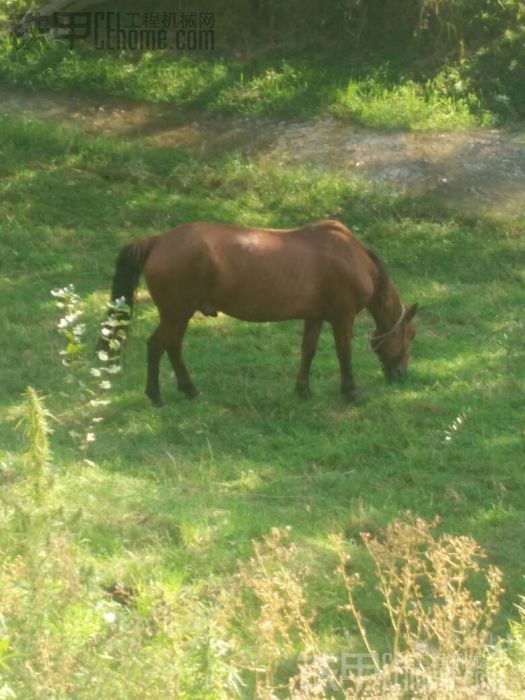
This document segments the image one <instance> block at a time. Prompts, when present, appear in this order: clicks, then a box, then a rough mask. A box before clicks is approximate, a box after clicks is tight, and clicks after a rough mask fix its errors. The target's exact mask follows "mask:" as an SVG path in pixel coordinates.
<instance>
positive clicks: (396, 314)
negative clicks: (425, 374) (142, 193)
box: [112, 221, 418, 406]
mask: <svg viewBox="0 0 525 700" xmlns="http://www.w3.org/2000/svg"><path fill="white" fill-rule="evenodd" d="M142 271H144V277H145V280H146V284H147V286H148V289H149V292H150V294H151V297H152V299H153V301H154V302H155V304H156V306H157V308H158V311H159V315H160V323H159V325H158V327H157V328H156V330H155V331H154V332H153V334H152V335H151V337H150V338H149V340H148V378H147V384H146V394H147V396H149V398H150V399H151V401H152V402H153V404H154V405H156V406H161V405H162V403H163V402H162V398H161V394H160V387H159V364H160V359H161V357H162V355H163V353H164V351H167V353H168V356H169V359H170V361H171V364H172V366H173V369H174V371H175V374H176V377H177V383H178V388H179V390H180V391H183V392H184V393H185V394H187V395H188V396H190V397H193V396H196V395H197V393H198V391H197V389H196V388H195V385H194V384H193V382H192V380H191V378H190V375H189V374H188V370H187V369H186V366H185V364H184V361H183V359H182V340H183V337H184V333H185V331H186V327H187V325H188V321H189V320H190V318H191V317H192V316H193V314H194V313H195V311H197V310H200V311H202V312H203V313H204V314H206V315H209V316H213V315H217V312H218V311H222V312H223V313H225V314H228V315H229V316H233V317H235V318H238V319H242V320H245V321H284V320H287V319H304V331H303V341H302V360H301V366H300V369H299V374H298V377H297V382H296V388H297V390H298V391H299V393H300V394H302V395H303V396H308V395H309V394H310V389H309V373H310V365H311V362H312V359H313V357H314V355H315V351H316V348H317V342H318V339H319V334H320V332H321V327H322V325H323V322H324V321H328V322H329V323H330V324H331V326H332V330H333V334H334V339H335V347H336V352H337V357H338V359H339V364H340V367H341V391H342V392H343V394H344V396H345V397H347V398H348V399H350V400H352V399H355V398H356V397H357V389H356V386H355V383H354V378H353V375H352V365H351V347H350V341H351V335H352V326H353V323H354V319H355V317H356V315H357V314H358V313H359V312H360V311H361V310H362V309H363V308H367V309H368V310H369V311H370V313H371V314H372V316H373V317H374V319H375V321H376V328H375V331H374V332H373V334H372V337H371V347H372V349H373V350H374V351H375V352H376V353H377V355H378V356H379V359H380V360H381V362H382V364H383V367H384V371H385V374H386V376H387V377H388V378H395V377H400V376H402V375H403V374H405V372H406V367H407V363H408V357H409V354H410V350H411V346H412V340H413V338H414V334H415V330H414V324H413V323H412V319H413V318H414V315H415V313H416V311H417V307H418V305H417V304H413V305H412V306H409V307H406V306H404V305H403V303H402V302H401V300H400V298H399V295H398V293H397V291H396V288H395V287H394V285H393V283H392V281H391V280H390V277H389V276H388V273H387V270H386V268H385V265H384V264H383V263H382V262H381V260H380V259H379V258H378V257H377V256H376V255H375V254H374V253H372V251H370V250H367V249H366V248H365V247H364V246H363V244H362V243H361V242H360V241H359V240H358V239H357V238H356V237H355V236H354V235H353V234H352V232H351V231H350V230H349V229H348V228H346V226H344V225H343V224H342V223H340V222H339V221H319V222H317V223H315V224H311V225H309V226H303V227H302V228H295V229H267V228H243V227H241V226H229V225H225V224H216V223H204V222H197V223H189V224H182V225H180V226H177V227H176V228H175V229H173V230H171V231H168V232H167V233H164V234H162V235H160V236H151V237H150V238H141V239H138V240H136V241H134V242H132V243H130V244H129V245H127V246H126V247H124V248H123V249H122V250H121V252H120V255H119V257H118V260H117V265H116V271H115V276H114V279H113V289H112V300H116V299H118V298H120V297H124V299H125V300H126V303H127V304H128V305H129V306H130V307H132V305H133V300H134V295H135V290H136V288H137V285H138V281H139V278H140V275H141V273H142Z"/></svg>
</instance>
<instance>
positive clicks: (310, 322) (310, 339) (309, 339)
mask: <svg viewBox="0 0 525 700" xmlns="http://www.w3.org/2000/svg"><path fill="white" fill-rule="evenodd" d="M322 326H323V321H322V319H317V318H308V319H306V320H305V322H304V329H303V342H302V344H301V366H300V368H299V374H298V375H297V381H296V383H295V388H296V389H297V391H298V393H299V394H300V395H301V396H304V398H308V397H309V396H310V365H311V364H312V360H313V359H314V356H315V351H316V350H317V343H318V341H319V335H320V333H321V328H322Z"/></svg>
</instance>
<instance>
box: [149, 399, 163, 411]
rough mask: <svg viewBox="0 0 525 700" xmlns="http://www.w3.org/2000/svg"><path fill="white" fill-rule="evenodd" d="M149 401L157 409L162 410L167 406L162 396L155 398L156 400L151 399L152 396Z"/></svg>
mask: <svg viewBox="0 0 525 700" xmlns="http://www.w3.org/2000/svg"><path fill="white" fill-rule="evenodd" d="M149 399H150V400H151V405H152V406H155V408H162V407H163V406H165V405H166V404H165V403H164V401H163V400H162V399H161V398H160V396H159V397H158V398H154V399H153V398H151V396H150V397H149Z"/></svg>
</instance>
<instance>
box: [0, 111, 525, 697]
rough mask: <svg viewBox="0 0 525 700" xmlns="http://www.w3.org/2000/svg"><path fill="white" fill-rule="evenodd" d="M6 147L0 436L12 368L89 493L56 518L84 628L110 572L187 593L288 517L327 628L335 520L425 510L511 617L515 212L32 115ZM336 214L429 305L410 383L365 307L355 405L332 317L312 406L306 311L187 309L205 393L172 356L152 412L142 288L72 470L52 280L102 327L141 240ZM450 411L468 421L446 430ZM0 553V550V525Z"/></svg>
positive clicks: (73, 481) (191, 358) (518, 469)
mask: <svg viewBox="0 0 525 700" xmlns="http://www.w3.org/2000/svg"><path fill="white" fill-rule="evenodd" d="M0 156H1V157H0V201H1V205H0V212H1V216H0V221H1V222H2V224H1V236H0V246H1V250H0V259H1V260H2V270H3V274H2V280H1V285H2V299H3V303H2V308H1V312H0V313H1V316H0V318H1V332H2V337H3V338H4V343H3V350H2V355H1V357H0V383H1V386H2V387H3V391H2V395H1V397H0V402H1V405H2V408H1V410H2V414H3V415H4V416H5V418H6V420H4V421H3V423H2V426H1V444H2V445H3V448H4V450H5V454H6V460H7V461H6V464H8V465H9V463H10V458H9V454H8V453H9V452H12V453H15V452H16V451H18V450H19V449H20V446H21V443H20V438H19V436H18V435H16V434H15V433H14V432H13V426H14V420H15V418H16V416H17V405H18V404H19V400H20V399H19V397H20V394H21V392H22V391H23V390H24V388H25V387H26V386H27V385H28V384H30V385H32V386H34V387H35V388H37V389H39V390H40V391H42V392H44V394H46V395H47V396H48V399H47V404H48V406H49V408H50V409H51V411H52V412H53V413H54V414H55V415H56V416H57V417H58V419H59V423H58V424H57V425H56V426H55V435H54V437H53V446H54V450H55V454H56V463H57V470H58V471H57V476H58V483H59V489H60V492H61V496H62V498H63V499H64V501H65V502H66V503H67V504H68V507H70V508H74V507H75V506H76V505H78V506H81V507H82V508H83V517H82V518H81V519H80V520H79V521H78V523H76V524H75V525H74V526H72V527H73V533H74V542H75V546H76V547H77V548H78V557H79V560H80V561H81V562H82V566H83V567H84V569H85V571H89V572H91V573H90V574H89V575H88V574H85V576H86V577H87V578H86V580H87V581H89V582H90V583H89V584H86V585H88V587H90V588H89V590H90V591H91V592H90V593H89V596H88V599H86V601H85V602H84V604H83V606H81V605H80V606H79V608H78V611H77V613H75V612H74V611H73V613H72V614H73V615H75V614H76V615H78V620H82V619H84V618H83V616H84V617H85V616H86V615H87V612H86V611H87V610H89V609H90V607H89V606H90V605H93V604H94V601H96V600H98V599H100V597H101V596H102V595H103V594H102V592H101V590H100V588H99V586H100V583H104V582H111V581H114V580H123V581H125V582H132V583H134V585H137V586H139V588H141V589H142V590H144V591H146V592H147V591H148V589H149V588H151V587H152V586H160V587H164V588H166V590H168V589H169V588H170V587H175V588H178V587H180V586H182V588H183V590H186V591H190V592H192V593H193V594H195V595H198V593H199V591H200V590H201V589H202V588H203V587H205V586H207V585H208V584H209V585H212V582H215V584H217V583H218V584H219V585H220V581H221V579H222V577H223V576H225V575H227V574H229V573H231V572H232V571H233V570H234V569H235V561H236V559H237V558H238V557H244V556H245V555H246V554H247V552H248V550H249V541H250V538H252V537H258V536H260V535H262V534H263V533H265V532H267V531H268V530H269V528H270V527H271V526H274V525H288V524H290V525H292V526H293V539H294V540H296V541H297V542H299V543H300V546H301V550H302V552H303V554H304V556H305V557H306V558H307V559H308V560H309V561H311V562H312V565H313V570H314V575H313V583H312V587H311V596H312V600H313V601H314V602H315V604H316V605H317V606H318V610H319V616H318V629H319V631H320V634H324V635H326V636H327V637H328V638H331V637H333V636H335V638H336V640H337V643H338V644H339V643H343V642H342V640H341V639H340V638H339V637H338V632H337V631H336V630H337V629H338V628H340V626H341V624H342V623H341V621H340V613H339V612H338V610H337V603H338V602H340V601H337V600H336V599H335V597H334V592H333V591H332V587H331V583H330V574H329V569H327V554H326V552H325V549H326V542H327V535H328V534H329V533H330V532H333V531H337V530H342V531H344V532H345V533H346V534H347V535H348V536H349V537H355V536H356V535H357V533H358V532H359V531H360V530H362V529H369V530H372V531H375V530H376V529H377V528H378V527H380V526H381V525H383V524H384V523H386V522H388V521H389V520H390V519H392V518H393V517H395V516H397V515H400V514H401V513H402V512H403V511H405V510H406V509H411V510H412V511H415V512H417V513H418V514H420V515H422V516H425V517H432V516H433V515H434V514H436V513H439V514H440V515H441V516H442V519H443V529H444V530H446V531H449V532H456V533H462V534H467V533H468V534H472V535H474V536H475V537H476V538H477V539H478V540H479V542H480V543H481V544H482V545H483V546H485V547H486V548H487V550H488V552H489V556H490V560H491V561H492V562H494V563H496V564H497V565H498V566H500V567H501V568H502V569H503V571H504V574H505V586H506V588H507V593H506V596H505V606H504V614H505V615H508V614H510V612H511V606H512V604H513V603H514V602H515V600H516V596H517V594H518V593H519V592H523V590H524V588H523V580H522V575H523V564H524V562H523V558H522V556H521V552H520V550H517V548H516V546H517V543H518V542H521V541H523V538H524V536H525V517H524V515H523V509H522V503H523V491H524V486H525V480H524V479H525V478H524V476H523V468H522V464H523V422H522V408H523V390H524V388H525V386H524V382H523V379H524V376H523V370H522V369H521V370H520V365H519V364H517V363H516V362H515V361H514V359H515V356H518V359H519V353H520V352H521V358H522V359H523V351H522V350H520V348H522V347H523V343H522V341H523V326H522V325H519V324H521V323H522V310H523V303H524V297H525V294H524V282H525V280H524V277H523V270H524V256H523V254H524V247H523V238H522V235H521V229H520V227H519V226H518V225H513V226H511V225H510V224H509V225H508V226H507V225H505V224H501V225H495V224H490V223H487V222H484V221H482V220H467V221H466V220H462V219H461V217H459V216H457V215H454V214H453V213H450V212H444V211H442V210H441V211H439V210H436V209H435V208H434V205H433V204H432V202H431V201H429V200H414V199H410V198H402V197H394V196H392V195H389V194H388V193H387V192H377V191H376V190H374V189H371V188H370V187H369V186H364V185H363V184H362V183H360V182H359V181H350V182H349V181H344V180H343V179H341V178H339V177H337V176H334V175H327V174H323V173H321V172H316V171H315V170H312V169H310V168H309V169H308V170H300V169H283V168H281V167H278V166H269V165H268V166H266V165H264V164H255V163H250V162H247V161H243V160H239V159H236V158H233V157H230V158H222V159H216V160H214V161H210V160H209V159H207V160H206V162H200V161H199V160H197V159H191V158H189V157H188V156H187V155H186V154H185V153H184V152H183V151H164V150H152V149H147V148H146V147H143V146H141V145H140V143H136V142H135V143H133V144H131V143H127V142H125V141H119V143H118V144H115V143H114V142H113V141H111V140H109V139H104V138H99V139H88V138H86V137H84V136H83V135H81V134H79V133H77V132H75V131H73V130H70V129H68V128H65V127H63V126H62V127H60V128H59V127H55V126H53V125H52V124H47V123H41V122H39V121H38V120H35V119H33V120H28V119H26V120H19V121H14V120H12V119H10V118H7V117H3V118H2V119H1V124H0ZM334 212H338V213H337V216H338V217H339V218H341V219H342V220H343V221H345V222H347V223H348V224H349V225H351V226H353V227H354V228H355V230H356V231H358V232H359V233H360V235H361V236H362V237H363V238H365V239H366V240H367V242H368V243H369V244H371V245H373V246H374V247H375V248H376V249H377V250H378V251H379V252H380V253H381V255H382V256H383V257H384V258H385V260H386V261H387V262H388V265H389V267H390V270H391V273H392V276H393V278H394V280H395V281H396V283H397V285H398V287H399V289H400V291H401V292H402V296H403V298H404V299H405V300H406V301H407V302H411V301H415V300H417V301H419V302H420V303H421V314H420V318H419V324H418V336H417V339H416V343H415V348H414V356H413V363H412V371H411V375H410V379H409V381H408V382H407V383H406V384H404V385H402V386H387V385H386V384H385V383H384V381H383V379H382V377H381V374H380V369H379V366H378V364H377V361H376V359H375V358H374V357H373V355H372V354H371V353H370V352H369V351H367V350H366V349H365V345H366V334H367V331H368V329H369V328H370V326H371V322H370V320H369V319H368V318H366V316H365V317H363V318H362V319H361V320H360V321H359V323H358V326H357V330H356V335H355V339H354V351H355V352H354V363H355V371H356V375H357V378H358V380H359V383H360V385H361V387H362V389H363V390H364V391H365V392H366V395H367V397H368V400H367V402H366V403H365V404H364V405H363V406H359V407H352V406H350V407H349V406H346V405H344V404H343V403H342V401H341V399H340V398H339V394H338V378H337V366H336V360H335V356H334V352H333V348H332V339H331V337H330V335H329V333H328V330H325V331H324V334H323V336H322V338H321V343H320V352H319V355H318V357H317V358H316V360H315V363H314V369H313V378H312V387H313V391H314V398H313V399H312V400H311V401H310V402H306V403H305V402H302V401H301V400H299V399H298V398H297V397H296V396H295V395H294V394H293V392H292V385H293V379H294V375H295V372H296V369H297V364H298V345H299V341H300V324H298V323H283V324H279V325H272V324H259V325H255V324H254V325H251V324H247V323H240V322H236V321H233V320H231V319H228V318H219V319H207V320H195V321H194V322H193V323H192V325H191V328H190V331H189V332H188V335H187V342H186V357H187V361H188V365H189V367H190V370H191V371H192V373H193V375H194V379H195V381H196V384H197V386H198V387H199V388H200V389H201V391H202V392H203V393H202V396H201V397H200V398H199V399H198V400H196V401H193V402H190V401H187V400H186V399H184V398H183V397H182V396H181V395H178V394H177V393H176V391H175V389H174V386H173V381H172V379H171V378H170V376H169V372H168V368H167V366H166V365H164V367H163V373H162V381H163V384H164V388H165V397H166V399H167V400H168V406H167V407H166V408H165V409H163V410H161V411H158V410H153V409H151V408H150V407H149V405H148V403H147V401H146V399H145V397H144V395H143V393H142V392H143V382H144V373H145V367H144V341H145V339H146V337H147V335H148V333H149V332H151V330H152V328H153V327H154V324H155V312H154V309H153V308H152V307H151V305H150V304H149V303H143V304H141V305H139V308H138V313H137V317H136V319H135V322H134V328H133V334H132V338H131V341H130V344H129V348H128V351H127V354H126V360H125V370H124V373H123V375H121V376H120V377H118V378H117V380H116V391H115V399H114V402H113V404H112V406H111V407H109V409H108V410H107V415H106V421H105V422H104V423H103V424H102V426H101V428H100V431H99V434H98V438H97V442H96V443H95V445H94V447H93V452H92V455H91V458H92V459H93V460H94V461H95V462H96V464H97V466H91V467H88V466H85V465H84V466H82V465H81V464H80V461H79V458H78V456H77V455H76V453H75V451H74V450H73V448H72V446H71V444H70V440H69V438H68V435H67V432H68V428H69V427H70V422H69V421H70V412H71V409H70V407H69V406H68V404H67V401H66V400H65V399H64V398H63V397H61V394H60V392H61V390H62V389H63V388H64V385H63V372H62V367H61V365H60V360H59V357H58V354H57V353H58V350H59V348H60V340H59V338H58V336H57V334H56V330H55V323H56V321H55V319H56V310H55V309H54V305H53V302H52V300H51V298H50V296H49V290H50V289H51V288H53V287H56V286H62V285H64V284H66V283H68V282H70V281H73V282H74V283H75V284H76V285H77V288H78V289H79V291H80V292H81V293H82V294H85V295H87V298H88V320H89V321H90V322H92V328H95V324H96V322H97V321H98V319H99V318H100V315H101V312H102V308H103V302H104V300H105V299H106V294H107V289H108V286H109V283H110V277H111V274H112V269H113V263H114V258H115V254H116V252H117V250H118V248H119V246H121V245H122V244H123V243H124V242H126V241H128V240H129V239H130V238H131V237H133V236H138V235H144V234H147V233H154V232H158V231H161V230H163V229H166V228H168V227H169V226H172V225H174V224H176V223H178V222H181V221H185V220H191V219H214V220H223V221H236V222H240V223H243V222H244V223H247V222H251V223H253V224H267V225H271V226H288V225H295V224H298V223H304V222H307V221H311V220H314V219H316V218H319V217H324V216H327V215H331V214H333V213H334ZM516 324H518V325H516ZM520 329H521V330H520ZM505 331H506V335H505ZM520 343H521V345H520ZM509 349H510V350H511V351H512V352H511V355H512V358H513V361H512V363H511V365H510V368H511V369H513V371H514V373H512V372H510V371H509V364H508V362H507V353H508V351H509ZM522 366H523V365H521V367H522ZM14 368H16V371H14ZM520 371H521V375H520ZM516 381H518V382H521V384H519V386H516V384H515V383H513V382H516ZM460 415H466V420H465V422H464V423H463V424H462V426H461V428H460V429H459V430H457V431H454V430H453V429H451V428H450V426H451V424H452V423H453V422H454V421H455V419H456V418H457V417H458V416H460ZM447 430H450V431H451V432H452V433H454V435H453V439H452V440H451V441H449V442H447V441H446V440H445V438H446V431H447ZM6 469H7V473H10V468H9V466H8V467H6ZM10 478H12V477H10ZM15 486H16V478H15ZM15 486H13V488H15ZM0 546H1V548H2V549H8V547H9V546H11V545H9V538H4V541H3V543H2V544H1V545H0ZM356 553H357V556H358V557H359V556H360V555H359V547H358V546H357V545H356ZM97 582H98V583H97ZM144 605H145V604H144ZM365 607H366V612H367V616H368V619H369V620H370V621H371V623H372V626H373V629H374V630H375V634H376V635H378V639H380V638H381V630H382V629H383V626H384V625H385V616H384V612H382V611H381V610H380V609H379V608H378V607H377V603H376V602H374V599H373V596H372V597H370V595H368V596H365ZM129 614H130V615H131V614H134V613H132V612H130V613H129ZM86 624H87V623H86ZM500 625H501V626H500V629H503V618H502V619H501V620H500ZM78 628H79V629H80V630H81V631H80V632H79V634H80V635H81V634H83V631H82V630H83V628H82V624H81V623H80V622H79V623H78ZM86 634H87V633H86ZM115 653H116V654H117V661H116V662H115V664H116V666H115V668H116V669H117V668H119V667H118V658H119V657H118V653H119V652H118V651H117V652H115ZM115 673H116V674H117V675H118V673H119V671H118V670H116V671H115ZM122 673H123V674H124V675H122V678H125V671H123V672H122ZM108 692H109V691H108ZM112 692H113V695H112V697H117V694H116V693H115V692H114V691H112ZM123 696H124V695H123ZM78 697H80V695H78ZM151 697H156V696H155V695H153V694H152V695H151ZM159 697H160V695H159Z"/></svg>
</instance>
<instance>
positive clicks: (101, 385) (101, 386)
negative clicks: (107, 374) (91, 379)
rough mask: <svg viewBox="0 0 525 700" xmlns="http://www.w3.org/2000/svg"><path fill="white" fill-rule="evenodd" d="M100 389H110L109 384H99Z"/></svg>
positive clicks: (105, 382)
mask: <svg viewBox="0 0 525 700" xmlns="http://www.w3.org/2000/svg"><path fill="white" fill-rule="evenodd" d="M99 386H100V388H101V389H111V382H108V381H103V382H100V384H99Z"/></svg>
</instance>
